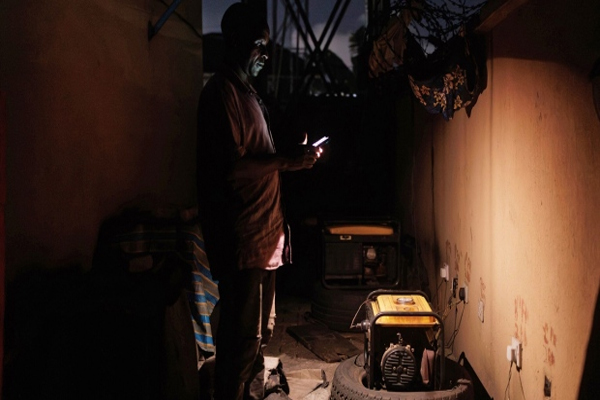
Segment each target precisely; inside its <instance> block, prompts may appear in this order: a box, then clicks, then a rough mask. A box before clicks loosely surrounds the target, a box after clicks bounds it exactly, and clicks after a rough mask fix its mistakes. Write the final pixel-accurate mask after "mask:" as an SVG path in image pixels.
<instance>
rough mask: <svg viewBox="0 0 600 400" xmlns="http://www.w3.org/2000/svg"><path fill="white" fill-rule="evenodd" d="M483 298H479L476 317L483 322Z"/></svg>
mask: <svg viewBox="0 0 600 400" xmlns="http://www.w3.org/2000/svg"><path fill="white" fill-rule="evenodd" d="M484 306H485V305H484V304H483V300H481V299H479V304H478V305H477V317H478V318H479V320H480V321H481V323H483V309H484Z"/></svg>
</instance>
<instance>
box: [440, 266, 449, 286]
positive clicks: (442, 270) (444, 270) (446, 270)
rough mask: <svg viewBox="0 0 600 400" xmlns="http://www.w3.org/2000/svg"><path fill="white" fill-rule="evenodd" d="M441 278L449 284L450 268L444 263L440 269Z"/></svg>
mask: <svg viewBox="0 0 600 400" xmlns="http://www.w3.org/2000/svg"><path fill="white" fill-rule="evenodd" d="M440 276H441V277H442V279H444V280H445V281H446V282H448V281H449V280H450V266H449V265H448V264H447V263H444V265H443V266H442V268H440Z"/></svg>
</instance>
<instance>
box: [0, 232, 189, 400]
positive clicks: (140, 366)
mask: <svg viewBox="0 0 600 400" xmlns="http://www.w3.org/2000/svg"><path fill="white" fill-rule="evenodd" d="M103 226H104V225H103ZM97 259H101V260H100V261H96V263H95V265H94V268H93V269H92V270H91V271H89V272H83V268H82V267H81V266H78V265H73V266H65V267H64V268H60V269H56V270H48V269H47V268H44V267H43V266H37V268H32V269H31V271H30V272H28V273H26V274H23V275H21V276H20V277H18V278H17V279H15V280H14V281H13V282H11V284H10V286H9V287H8V288H7V310H6V323H5V332H6V333H5V337H6V339H5V340H6V343H5V348H6V353H5V360H6V362H5V379H4V382H5V384H4V387H3V398H4V399H7V400H11V399H107V398H132V399H133V398H135V399H156V400H159V399H164V398H166V393H169V394H170V395H175V396H176V397H177V398H181V399H190V400H191V399H195V398H197V396H198V390H199V389H198V378H197V375H196V352H195V351H194V349H195V341H194V335H193V328H192V325H191V320H190V309H189V305H188V299H187V296H186V294H185V291H184V290H183V286H184V277H186V276H188V275H187V274H186V273H188V274H189V271H188V267H187V264H186V263H185V262H182V261H181V260H180V259H179V258H178V257H177V255H176V254H175V253H163V254H160V255H154V254H153V255H147V254H144V255H142V256H141V257H137V258H129V259H127V260H125V259H119V257H113V256H112V255H109V256H108V257H106V256H105V257H97ZM123 263H128V265H131V264H136V265H137V267H139V268H142V267H144V266H145V267H147V269H144V271H145V272H139V273H136V274H132V273H128V269H127V268H123ZM129 271H130V270H129ZM185 333H189V334H187V335H186V334H185Z"/></svg>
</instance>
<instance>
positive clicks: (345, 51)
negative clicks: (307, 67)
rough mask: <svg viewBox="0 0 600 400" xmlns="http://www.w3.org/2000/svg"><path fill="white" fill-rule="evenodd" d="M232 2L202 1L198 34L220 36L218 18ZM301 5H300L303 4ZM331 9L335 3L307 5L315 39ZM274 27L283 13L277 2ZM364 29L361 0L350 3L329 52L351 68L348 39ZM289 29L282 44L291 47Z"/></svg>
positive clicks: (315, 1) (327, 0)
mask: <svg viewBox="0 0 600 400" xmlns="http://www.w3.org/2000/svg"><path fill="white" fill-rule="evenodd" d="M272 1H273V0H269V1H268V4H267V7H268V12H269V17H268V18H269V24H271V23H272V20H273V19H272V16H271V11H272V8H273V5H272V4H273V3H272ZM236 2H238V1H236V0H203V1H202V7H203V10H202V12H203V16H202V25H203V26H202V31H203V33H215V32H221V27H220V24H221V17H222V16H223V13H224V12H225V10H226V9H227V7H229V6H230V5H231V4H233V3H236ZM303 3H304V1H303ZM334 5H335V0H311V1H309V19H310V21H311V25H312V28H313V29H314V31H315V34H316V35H317V38H318V37H319V35H320V33H321V31H322V29H323V27H324V26H325V23H326V22H327V19H328V18H329V15H330V14H331V11H332V10H333V6H334ZM277 8H278V13H279V14H280V15H279V18H278V24H281V23H282V21H283V11H284V3H283V2H282V1H281V0H279V4H278V7H277ZM363 25H366V9H365V2H364V1H362V0H352V1H351V2H350V4H349V6H348V9H347V10H346V13H345V14H344V18H343V20H342V22H341V24H340V27H339V28H338V30H337V33H336V36H335V37H334V39H333V41H332V43H331V45H330V47H329V49H330V50H332V51H333V52H334V53H336V54H337V55H338V56H339V57H341V58H342V60H344V62H345V63H346V64H347V65H349V66H350V65H351V63H350V49H349V38H350V34H351V33H353V32H355V31H356V30H357V29H358V28H360V27H361V26H363ZM294 30H295V29H292V28H291V27H289V28H288V35H287V36H288V37H287V38H286V43H288V44H289V43H291V41H292V40H293V41H294V43H295V39H292V38H295V34H294V33H293V32H291V31H294ZM271 31H273V27H271Z"/></svg>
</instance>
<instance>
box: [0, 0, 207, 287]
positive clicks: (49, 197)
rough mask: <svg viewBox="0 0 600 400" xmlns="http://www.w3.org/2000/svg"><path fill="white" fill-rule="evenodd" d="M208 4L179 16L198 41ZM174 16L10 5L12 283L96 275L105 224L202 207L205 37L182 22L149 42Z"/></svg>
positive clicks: (129, 7)
mask: <svg viewBox="0 0 600 400" xmlns="http://www.w3.org/2000/svg"><path fill="white" fill-rule="evenodd" d="M169 3H170V2H167V4H169ZM201 6H202V2H201V1H198V0H195V1H189V2H182V4H181V5H180V6H179V8H178V9H177V13H178V14H179V15H180V16H182V17H183V18H184V19H185V20H186V21H187V22H188V23H190V24H191V25H192V26H193V27H195V29H196V30H197V31H198V32H201ZM165 9H166V6H165V5H164V4H163V3H161V2H159V1H155V0H126V1H120V0H119V1H117V0H91V1H66V0H51V1H30V0H25V1H16V0H6V1H2V2H1V3H0V66H1V68H0V90H2V91H4V92H5V95H6V104H7V116H8V122H7V167H6V169H7V203H6V231H7V277H8V279H9V280H10V279H11V278H13V277H14V276H16V275H17V274H18V273H20V272H22V271H24V270H27V269H29V268H31V267H32V266H34V265H38V266H42V267H45V268H55V267H61V266H64V265H66V264H79V265H82V266H83V267H84V268H87V267H89V264H90V259H91V255H92V252H93V248H94V245H95V241H96V235H97V232H98V228H99V225H100V223H101V221H102V220H104V219H105V218H106V217H107V216H108V215H110V214H112V213H114V212H116V211H117V210H118V209H119V208H121V207H122V206H123V205H124V204H126V203H131V202H138V201H139V199H140V198H142V197H143V198H146V199H147V198H152V199H153V200H152V202H154V203H155V204H165V203H171V204H174V205H176V206H182V207H186V206H190V205H192V204H193V203H194V202H195V182H194V173H195V172H194V171H195V170H194V163H195V154H194V143H195V126H196V123H195V109H196V104H197V98H198V95H199V93H200V89H201V85H202V62H201V61H202V60H201V39H200V38H199V36H198V35H196V34H195V32H194V30H193V29H191V28H190V26H188V24H186V23H185V22H183V21H182V20H181V19H180V18H178V17H177V16H175V15H174V16H172V17H171V18H170V19H169V20H168V21H167V22H166V24H165V25H164V27H163V28H162V30H161V31H160V32H159V34H158V35H157V36H156V37H154V38H153V39H152V41H150V42H149V41H148V22H149V21H152V22H153V23H155V22H156V21H157V20H158V18H159V16H160V15H162V13H163V12H164V10H165Z"/></svg>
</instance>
